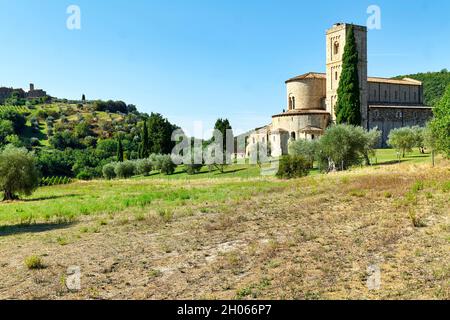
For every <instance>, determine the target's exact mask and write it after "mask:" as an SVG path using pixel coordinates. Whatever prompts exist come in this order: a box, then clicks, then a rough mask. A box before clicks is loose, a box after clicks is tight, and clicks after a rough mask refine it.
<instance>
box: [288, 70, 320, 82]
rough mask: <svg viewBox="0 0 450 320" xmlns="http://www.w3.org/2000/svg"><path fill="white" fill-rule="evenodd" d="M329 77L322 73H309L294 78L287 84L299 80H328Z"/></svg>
mask: <svg viewBox="0 0 450 320" xmlns="http://www.w3.org/2000/svg"><path fill="white" fill-rule="evenodd" d="M326 77H327V75H326V74H325V73H321V72H308V73H305V74H302V75H299V76H296V77H294V78H291V79H288V80H286V83H289V82H295V81H299V80H305V79H326Z"/></svg>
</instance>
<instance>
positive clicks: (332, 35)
mask: <svg viewBox="0 0 450 320" xmlns="http://www.w3.org/2000/svg"><path fill="white" fill-rule="evenodd" d="M350 28H353V31H354V34H355V40H356V47H357V48H358V57H359V62H358V73H359V89H360V93H361V96H360V101H361V117H362V123H361V125H362V127H363V128H367V127H368V84H367V28H366V27H363V26H356V25H351V24H345V23H337V24H335V25H334V26H333V27H332V28H331V29H329V30H327V33H326V55H327V57H326V69H327V97H326V105H327V111H328V112H329V113H330V114H331V119H332V122H335V121H336V114H335V105H336V101H337V89H338V87H339V80H340V78H341V72H342V59H343V55H344V48H345V44H346V39H347V34H348V31H349V30H350Z"/></svg>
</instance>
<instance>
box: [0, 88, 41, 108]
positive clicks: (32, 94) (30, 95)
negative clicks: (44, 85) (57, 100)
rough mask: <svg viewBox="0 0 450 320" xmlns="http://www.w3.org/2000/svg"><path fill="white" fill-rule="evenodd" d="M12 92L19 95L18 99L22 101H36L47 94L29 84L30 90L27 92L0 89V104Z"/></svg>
mask: <svg viewBox="0 0 450 320" xmlns="http://www.w3.org/2000/svg"><path fill="white" fill-rule="evenodd" d="M13 92H17V93H18V94H19V97H20V98H22V99H37V98H42V97H45V96H46V95H47V92H45V91H44V90H41V89H35V87H34V84H33V83H30V89H29V91H28V92H25V90H23V89H21V88H19V89H14V88H6V87H0V103H3V102H4V101H5V100H6V99H8V98H9V97H10V96H11V94H12V93H13Z"/></svg>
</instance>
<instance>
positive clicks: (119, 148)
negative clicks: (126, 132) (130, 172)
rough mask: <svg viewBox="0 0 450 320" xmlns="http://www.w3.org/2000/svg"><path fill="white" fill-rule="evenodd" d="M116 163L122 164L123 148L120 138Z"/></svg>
mask: <svg viewBox="0 0 450 320" xmlns="http://www.w3.org/2000/svg"><path fill="white" fill-rule="evenodd" d="M117 161H118V162H123V146H122V140H121V139H120V138H119V141H118V143H117Z"/></svg>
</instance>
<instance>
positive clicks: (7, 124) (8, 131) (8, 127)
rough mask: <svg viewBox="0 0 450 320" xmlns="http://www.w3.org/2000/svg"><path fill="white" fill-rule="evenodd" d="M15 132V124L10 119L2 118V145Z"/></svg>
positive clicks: (0, 142) (0, 133) (0, 140)
mask: <svg viewBox="0 0 450 320" xmlns="http://www.w3.org/2000/svg"><path fill="white" fill-rule="evenodd" d="M12 134H14V125H13V123H12V121H10V120H2V119H0V146H1V145H3V144H5V142H6V137H8V136H9V135H12Z"/></svg>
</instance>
